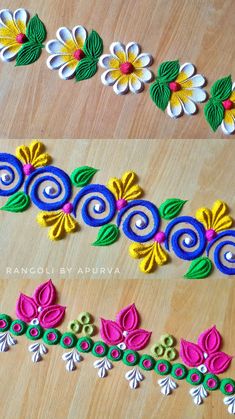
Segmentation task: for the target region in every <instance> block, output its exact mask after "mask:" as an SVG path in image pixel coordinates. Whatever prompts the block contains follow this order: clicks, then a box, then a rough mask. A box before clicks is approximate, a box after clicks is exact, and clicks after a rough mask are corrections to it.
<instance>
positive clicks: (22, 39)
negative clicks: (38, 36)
mask: <svg viewBox="0 0 235 419" xmlns="http://www.w3.org/2000/svg"><path fill="white" fill-rule="evenodd" d="M27 41H28V38H27V36H26V35H25V34H24V33H19V34H18V35H17V36H16V42H18V44H24V43H25V42H27Z"/></svg>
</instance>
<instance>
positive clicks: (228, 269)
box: [206, 230, 235, 275]
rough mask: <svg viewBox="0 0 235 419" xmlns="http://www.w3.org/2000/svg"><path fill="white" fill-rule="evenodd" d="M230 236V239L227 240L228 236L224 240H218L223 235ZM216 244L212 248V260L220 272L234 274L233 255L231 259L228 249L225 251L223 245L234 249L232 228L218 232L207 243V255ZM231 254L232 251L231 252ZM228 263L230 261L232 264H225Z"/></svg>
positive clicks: (234, 242)
mask: <svg viewBox="0 0 235 419" xmlns="http://www.w3.org/2000/svg"><path fill="white" fill-rule="evenodd" d="M229 236H230V237H232V238H233V241H232V240H229V239H228V238H227V239H226V240H223V241H220V240H221V239H222V238H224V237H229ZM215 243H217V244H216V246H215V249H214V262H215V265H216V267H217V269H219V271H220V272H222V273H223V274H225V275H235V256H233V257H232V259H229V258H228V254H229V253H230V252H228V250H227V251H226V252H225V251H224V247H225V246H226V247H228V246H229V248H232V249H234V251H235V231H234V230H226V231H223V232H222V233H220V234H218V236H216V238H215V239H214V240H212V241H211V242H210V243H209V245H208V246H207V249H206V252H207V256H209V253H210V250H211V248H212V247H213V246H214V245H215ZM231 254H232V255H233V253H232V252H231ZM226 263H227V265H228V263H230V264H231V265H232V266H227V265H226Z"/></svg>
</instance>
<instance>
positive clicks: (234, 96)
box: [229, 90, 235, 102]
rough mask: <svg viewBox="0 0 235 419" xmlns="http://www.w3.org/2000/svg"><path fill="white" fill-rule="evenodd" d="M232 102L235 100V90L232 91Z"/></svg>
mask: <svg viewBox="0 0 235 419" xmlns="http://www.w3.org/2000/svg"><path fill="white" fill-rule="evenodd" d="M229 99H230V100H231V101H232V102H235V90H233V91H232V94H231V96H230V98H229Z"/></svg>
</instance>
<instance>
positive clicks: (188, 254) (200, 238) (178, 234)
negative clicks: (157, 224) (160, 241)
mask: <svg viewBox="0 0 235 419" xmlns="http://www.w3.org/2000/svg"><path fill="white" fill-rule="evenodd" d="M180 223H185V224H189V225H190V226H191V228H186V227H185V228H182V229H180V230H177V231H175V232H173V234H172V236H171V232H172V230H173V229H174V227H175V226H177V225H178V224H180ZM192 227H193V228H194V229H195V230H196V232H195V231H194V230H192ZM165 234H166V242H165V247H166V249H167V250H168V251H169V250H170V241H171V246H172V249H173V251H174V253H175V254H176V256H178V257H179V258H180V259H184V260H193V259H196V258H197V257H199V256H201V255H202V254H203V252H204V250H205V248H206V238H205V229H204V227H203V225H202V224H201V223H200V222H199V221H197V220H196V219H195V218H193V217H177V218H175V219H174V220H173V221H171V222H170V223H169V224H168V226H167V228H166V231H165ZM170 236H171V237H170ZM184 236H187V238H188V239H189V242H188V243H187V242H186V241H185V239H184V240H182V239H183V237H184ZM195 246H196V249H194V250H191V251H190V249H192V248H194V247H195Z"/></svg>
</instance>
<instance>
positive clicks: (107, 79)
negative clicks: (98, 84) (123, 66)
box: [101, 69, 121, 86]
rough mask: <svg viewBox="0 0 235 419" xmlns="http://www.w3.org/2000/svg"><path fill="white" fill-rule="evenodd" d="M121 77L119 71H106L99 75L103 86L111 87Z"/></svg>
mask: <svg viewBox="0 0 235 419" xmlns="http://www.w3.org/2000/svg"><path fill="white" fill-rule="evenodd" d="M120 77H121V73H120V71H119V70H112V69H111V70H106V71H105V72H104V73H103V74H102V75H101V81H102V83H103V84H104V85H105V86H113V85H114V83H115V82H116V81H117V80H118V79H119V78H120Z"/></svg>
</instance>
